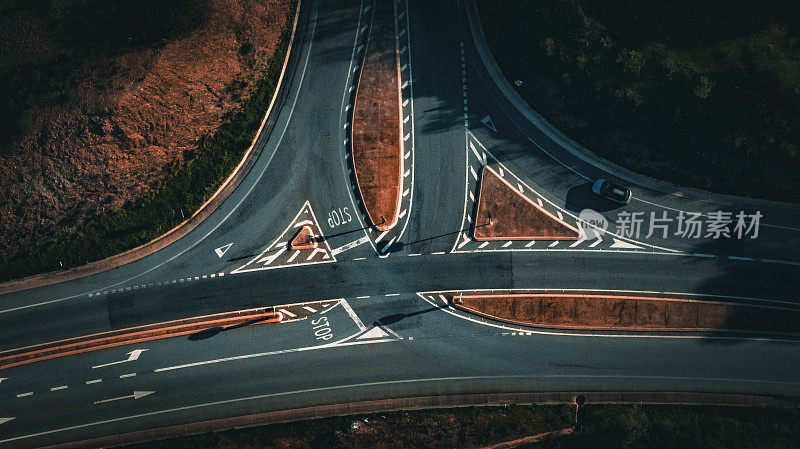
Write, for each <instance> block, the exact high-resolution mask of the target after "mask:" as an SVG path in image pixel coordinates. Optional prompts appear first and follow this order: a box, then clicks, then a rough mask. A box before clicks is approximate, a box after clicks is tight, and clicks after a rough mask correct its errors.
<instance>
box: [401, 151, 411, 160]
mask: <svg viewBox="0 0 800 449" xmlns="http://www.w3.org/2000/svg"><path fill="white" fill-rule="evenodd" d="M410 156H411V152H410V151H407V152H406V154H405V156H403V159H408V158H409V157H410Z"/></svg>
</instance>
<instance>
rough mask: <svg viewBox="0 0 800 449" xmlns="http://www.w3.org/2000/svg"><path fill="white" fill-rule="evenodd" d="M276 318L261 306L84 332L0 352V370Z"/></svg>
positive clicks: (278, 317) (276, 319)
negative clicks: (102, 330)
mask: <svg viewBox="0 0 800 449" xmlns="http://www.w3.org/2000/svg"><path fill="white" fill-rule="evenodd" d="M280 320H281V315H280V314H279V313H275V311H274V310H273V307H262V308H258V309H249V310H238V311H234V312H226V313H219V314H215V315H205V316H199V317H193V318H186V319H182V320H175V321H167V322H164V323H155V324H148V325H144V326H137V327H131V328H127V329H120V330H115V331H110V332H102V333H99V334H92V335H85V336H81V337H75V338H69V339H66V340H59V341H54V342H49V343H43V344H40V345H34V346H27V347H24V348H17V349H11V350H8V351H3V352H0V370H4V369H8V368H13V367H15V366H20V365H26V364H29V363H34V362H41V361H43V360H48V359H53V358H57V357H65V356H68V355H74V354H80V353H84V352H90V351H99V350H101V349H108V348H114V347H117V346H123V345H129V344H133V343H141V342H144V341H152V340H159V339H163V338H171V337H179V336H182V335H189V334H193V333H195V332H198V331H202V330H207V329H214V328H224V327H226V326H237V325H244V324H246V323H250V324H264V323H275V322H279V321H280Z"/></svg>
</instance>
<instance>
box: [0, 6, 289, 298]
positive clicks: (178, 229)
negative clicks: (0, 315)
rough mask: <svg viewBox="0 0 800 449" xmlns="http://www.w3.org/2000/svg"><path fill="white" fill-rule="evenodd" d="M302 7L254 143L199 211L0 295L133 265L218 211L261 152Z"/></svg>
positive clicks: (4, 287) (13, 284) (14, 283)
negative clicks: (118, 249) (133, 243)
mask: <svg viewBox="0 0 800 449" xmlns="http://www.w3.org/2000/svg"><path fill="white" fill-rule="evenodd" d="M301 7H302V0H297V8H296V10H295V15H294V25H293V26H292V36H291V38H290V39H289V45H288V46H287V48H286V57H285V58H284V61H283V68H282V69H281V75H280V77H279V78H278V83H277V85H276V88H275V92H273V94H272V100H271V101H270V104H269V107H268V108H267V112H266V114H264V118H263V119H262V120H261V126H260V127H259V128H258V131H257V132H256V135H255V137H253V141H252V142H251V143H250V147H248V148H247V151H245V153H244V156H242V159H241V161H239V164H238V165H237V166H236V168H234V170H233V172H232V173H231V174H230V175H229V176H228V178H227V179H225V182H223V183H222V185H221V186H220V187H219V188H218V189H217V191H216V192H214V194H213V195H212V196H211V198H209V199H208V200H206V201H205V202H204V203H203V204H202V205H201V206H200V208H199V209H198V210H197V211H195V213H194V214H192V216H191V217H189V218H188V219H186V220H185V221H184V222H183V223H181V224H179V225H177V226H175V227H174V228H172V229H170V230H169V231H168V232H167V233H165V234H163V235H161V236H159V237H156V238H155V239H153V240H151V241H149V242H147V243H145V244H143V245H141V246H138V247H136V248H133V249H130V250H128V251H125V252H124V253H121V254H117V255H115V256H111V257H108V258H106V259H102V260H98V261H95V262H90V263H88V264H86V265H81V266H79V267H74V268H70V269H67V270H63V271H53V272H50V273H43V274H37V275H33V276H28V277H25V278H21V279H15V280H11V281H7V282H4V283H2V284H0V295H3V294H6V293H13V292H16V291H20V290H27V289H31V288H36V287H42V286H45V285H50V284H57V283H61V282H66V281H71V280H74V279H78V278H82V277H85V276H90V275H93V274H97V273H101V272H103V271H106V270H110V269H112V268H116V267H119V266H122V265H125V264H128V263H131V262H134V261H136V260H139V259H141V258H143V257H146V256H149V255H150V254H153V253H155V252H156V251H159V250H161V249H163V248H165V247H167V246H169V245H170V244H172V243H174V242H175V241H177V240H178V239H180V238H182V237H183V236H185V235H186V234H188V233H189V232H191V231H192V230H193V229H195V228H196V227H197V226H199V225H200V223H202V222H203V220H205V219H206V218H208V217H209V216H210V215H211V214H212V213H213V212H214V211H215V210H217V207H219V206H220V204H222V202H223V201H224V200H225V199H226V198H227V197H228V195H230V194H231V193H232V192H233V191H234V190H235V189H236V187H238V185H239V183H240V182H241V181H242V180H243V179H244V177H245V176H246V175H247V173H248V172H249V171H250V168H251V167H252V166H253V164H254V163H255V161H256V159H257V158H258V156H259V155H260V154H261V151H260V150H255V147H256V143H257V142H258V140H259V139H260V138H261V137H262V133H264V128H265V127H266V124H267V122H268V119H269V117H270V114H272V112H273V107H274V106H275V103H276V100H277V98H278V97H279V96H280V93H281V91H282V90H283V89H284V88H285V86H284V83H283V80H284V76H285V74H286V69H287V67H288V65H289V59H290V56H291V55H292V49H293V48H294V45H293V44H294V39H295V36H296V33H297V24H298V22H299V18H300V9H301ZM270 128H271V126H270ZM269 131H271V129H269V130H267V133H268V132H269ZM265 135H266V134H265ZM254 150H255V151H254Z"/></svg>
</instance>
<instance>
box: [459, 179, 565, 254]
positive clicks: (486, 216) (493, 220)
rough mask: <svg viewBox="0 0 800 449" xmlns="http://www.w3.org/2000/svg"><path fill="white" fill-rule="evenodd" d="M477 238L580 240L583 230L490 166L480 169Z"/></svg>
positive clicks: (475, 224)
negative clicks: (552, 211)
mask: <svg viewBox="0 0 800 449" xmlns="http://www.w3.org/2000/svg"><path fill="white" fill-rule="evenodd" d="M472 236H473V238H474V239H475V240H478V241H485V240H578V239H579V238H580V232H579V231H578V229H577V228H575V227H573V226H570V225H569V224H567V223H565V222H564V221H562V220H559V219H558V218H557V217H555V216H553V215H552V214H550V213H549V212H547V211H546V210H544V209H542V208H541V207H539V205H537V204H536V203H534V202H533V201H532V200H531V199H530V198H528V197H526V196H525V195H523V194H522V193H521V192H519V191H518V190H517V189H515V188H514V187H513V186H512V185H511V184H509V182H508V181H506V180H505V179H503V178H502V177H500V175H499V174H497V172H495V171H494V170H492V169H491V168H490V167H488V166H484V167H483V170H482V171H481V184H480V191H479V192H478V207H477V210H476V212H475V222H474V223H473V225H472Z"/></svg>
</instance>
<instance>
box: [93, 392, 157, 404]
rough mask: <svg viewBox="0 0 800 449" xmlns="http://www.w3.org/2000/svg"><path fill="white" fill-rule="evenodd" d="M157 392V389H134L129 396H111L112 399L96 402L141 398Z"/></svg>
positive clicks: (97, 402)
mask: <svg viewBox="0 0 800 449" xmlns="http://www.w3.org/2000/svg"><path fill="white" fill-rule="evenodd" d="M153 393H155V391H134V392H133V394H129V395H127V396H120V397H118V398H111V399H103V400H102V401H94V404H95V405H97V404H104V403H106V402H113V401H121V400H123V399H140V398H143V397H145V396H147V395H151V394H153Z"/></svg>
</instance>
